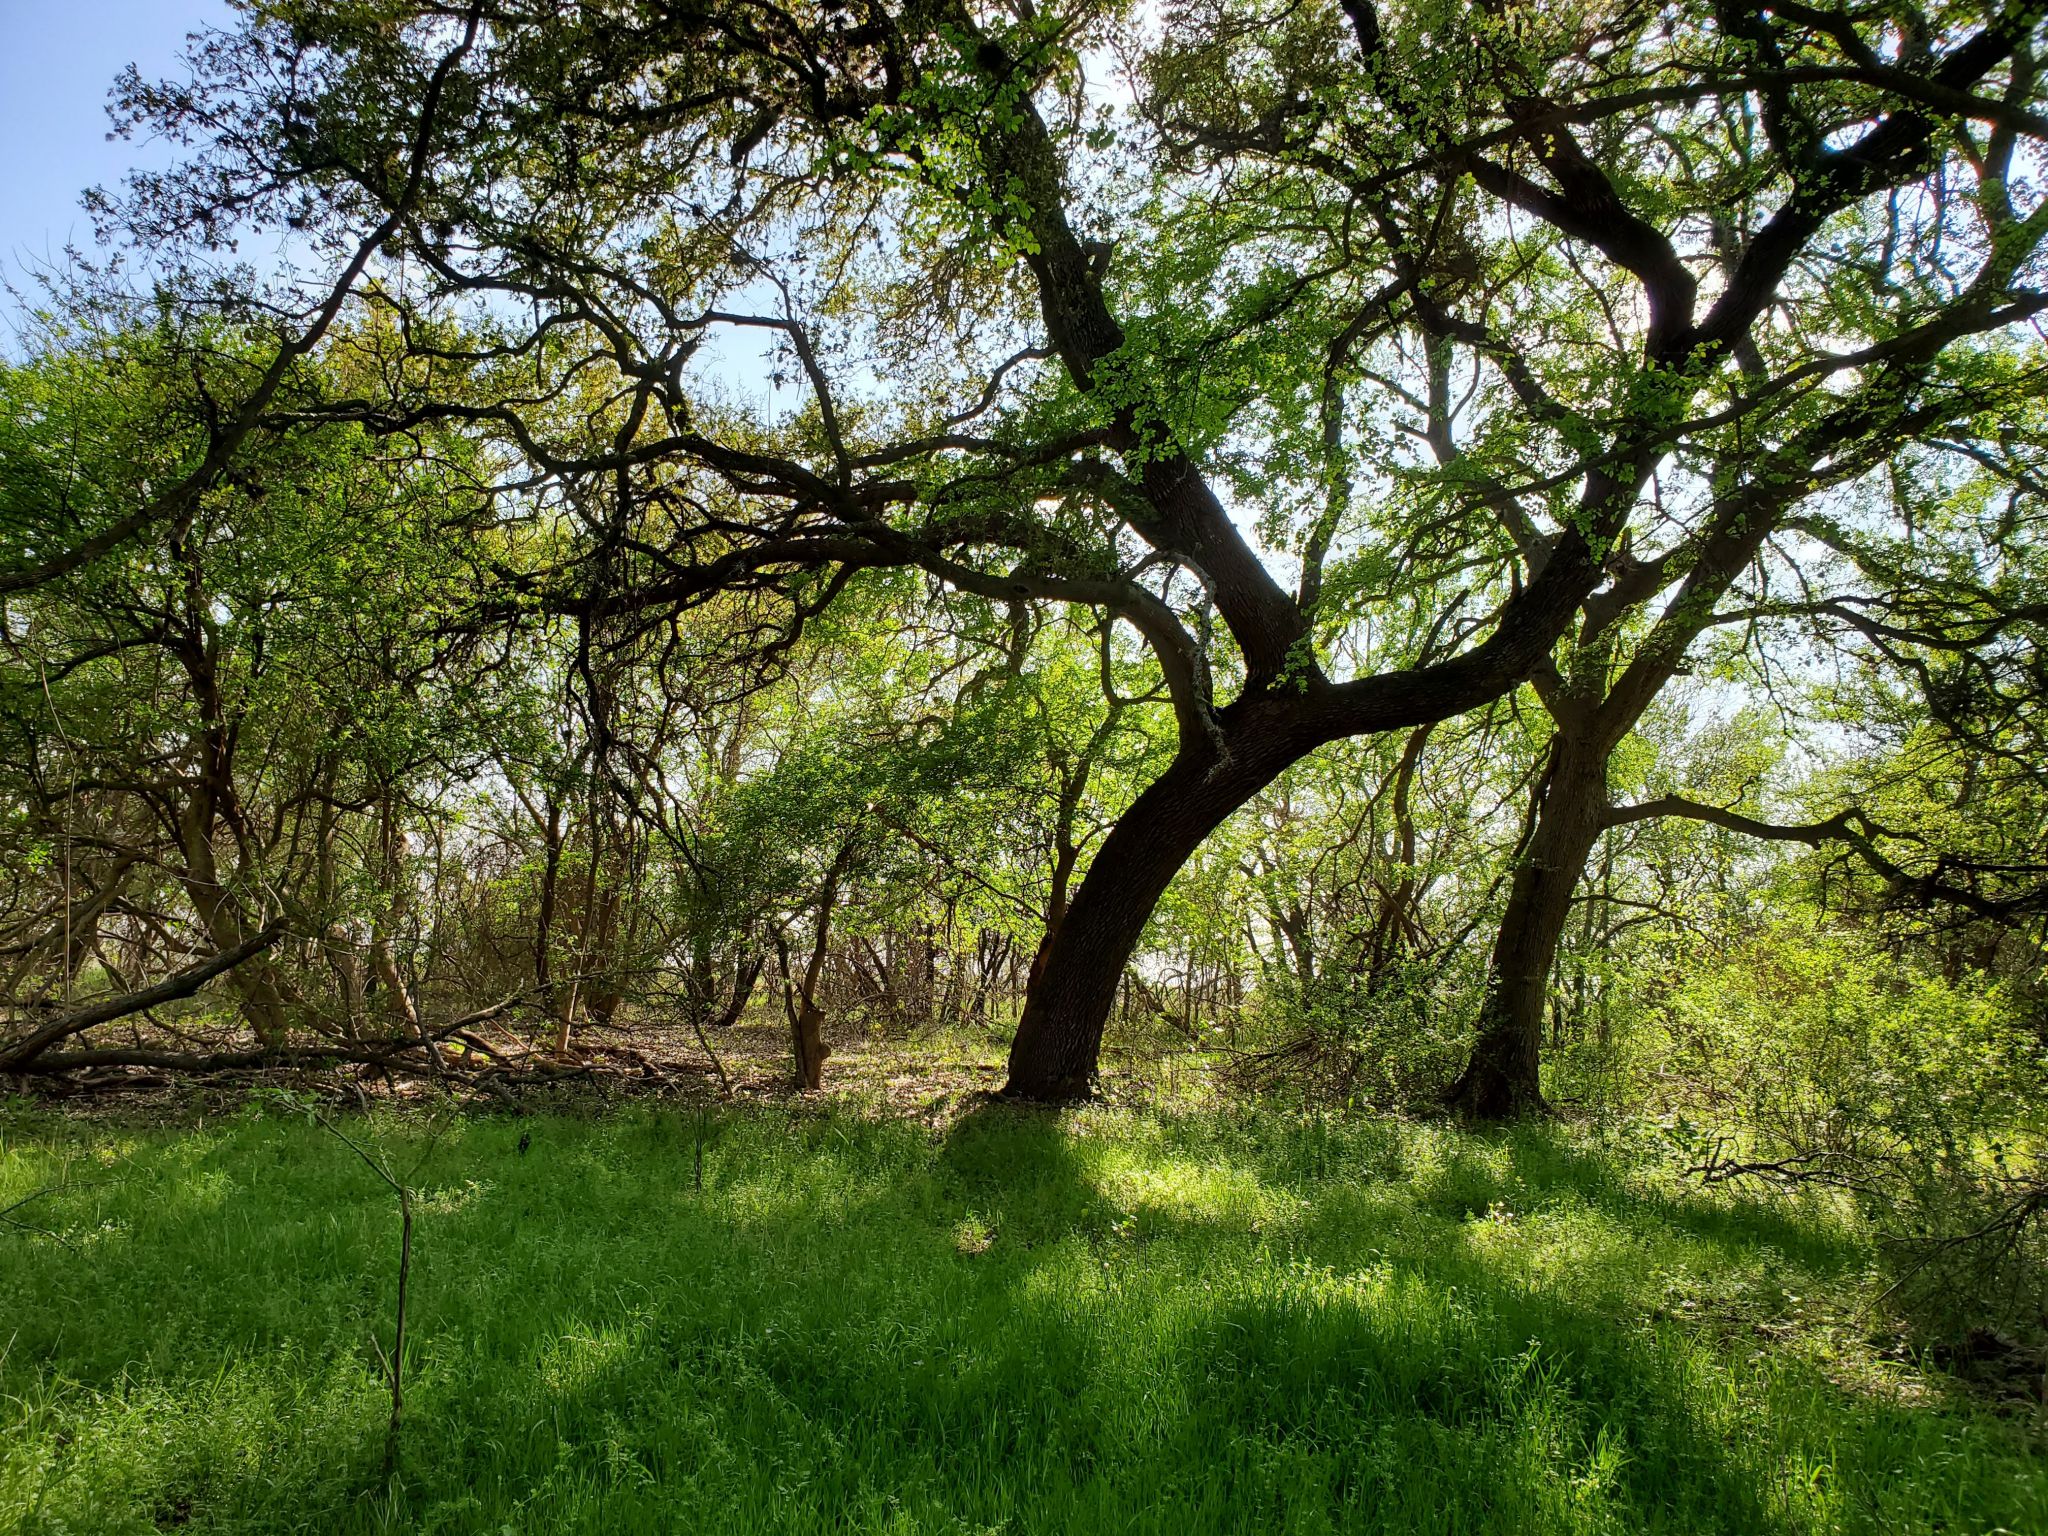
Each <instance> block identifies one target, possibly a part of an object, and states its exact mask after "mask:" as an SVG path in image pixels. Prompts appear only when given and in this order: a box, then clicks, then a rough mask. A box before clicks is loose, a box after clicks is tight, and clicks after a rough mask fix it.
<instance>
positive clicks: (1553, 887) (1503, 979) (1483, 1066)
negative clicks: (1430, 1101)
mask: <svg viewBox="0 0 2048 1536" xmlns="http://www.w3.org/2000/svg"><path fill="white" fill-rule="evenodd" d="M1552 750H1553V753H1554V756H1553V758H1552V763H1551V768H1550V771H1549V773H1548V774H1547V775H1546V776H1545V778H1544V780H1543V783H1542V785H1541V787H1540V788H1539V790H1538V792H1537V810H1536V826H1535V829H1534V831H1533V832H1532V833H1531V835H1530V837H1529V840H1528V844H1527V846H1526V847H1525V848H1524V849H1523V851H1522V855H1521V858H1520V859H1519V861H1518V862H1517V863H1516V865H1515V874H1514V881H1513V883H1512V884H1511V885H1510V887H1509V890H1508V904H1507V909H1506V910H1505V911H1504V912H1503V913H1502V914H1501V925H1500V933H1499V935H1498V937H1497V938H1496V939H1495V940H1494V946H1493V960H1492V964H1491V966H1490V967H1489V971H1488V975H1487V984H1486V998H1485V1001H1484V1002H1483V1003H1482V1004H1481V1006H1480V1011H1479V1038H1478V1040H1477V1041H1476V1042H1475V1043H1474V1045H1473V1048H1472V1059H1471V1062H1470V1063H1469V1064H1468V1065H1467V1066H1466V1068H1465V1071H1464V1075H1463V1076H1461V1077H1460V1078H1459V1079H1458V1081H1457V1083H1456V1084H1455V1085H1454V1086H1453V1087H1452V1089H1451V1092H1450V1105H1451V1108H1452V1109H1453V1110H1454V1111H1455V1112H1456V1113H1458V1114H1459V1115H1462V1116H1464V1117H1466V1118H1468V1119H1472V1120H1512V1119H1515V1118H1517V1117H1519V1116H1522V1115H1527V1114H1537V1113H1541V1112H1543V1111H1544V1110H1546V1109H1547V1108H1548V1105H1547V1104H1546V1103H1545V1102H1544V1098H1543V1088H1542V1081H1541V1075H1540V1071H1539V1068H1540V1064H1541V1059H1542V1050H1543V1012H1544V1003H1545V1001H1546V999H1547V998H1548V997H1549V994H1550V973H1551V970H1552V968H1553V967H1555V965H1556V964H1557V950H1558V944H1559V943H1560V941H1561V940H1562V939H1563V937H1564V929H1565V923H1566V920H1567V919H1568V918H1569V917H1570V916H1571V909H1572V892H1573V891H1574V890H1575V889H1576V888H1577V886H1578V883H1579V876H1580V875H1581V874H1582V873H1584V871H1585V868H1586V860H1587V858H1588V857H1589V856H1590V855H1591V854H1592V851H1593V845H1594V843H1595V842H1596V841H1598V839H1599V836H1600V828H1601V824H1602V818H1603V816H1604V815H1605V813H1606V810H1607V756H1606V753H1605V751H1604V750H1601V749H1597V748H1594V747H1591V746H1588V745H1585V744H1583V743H1579V742H1575V741H1573V740H1571V739H1570V738H1568V737H1566V736H1564V735H1562V734H1560V735H1559V736H1557V737H1555V738H1553V742H1552Z"/></svg>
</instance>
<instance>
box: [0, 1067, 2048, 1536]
mask: <svg viewBox="0 0 2048 1536" xmlns="http://www.w3.org/2000/svg"><path fill="white" fill-rule="evenodd" d="M994 1060H995V1058H993V1057H992V1056H991V1057H989V1058H988V1059H982V1056H981V1055H980V1054H979V1053H975V1052H969V1053H968V1054H967V1055H966V1056H965V1057H964V1058H963V1059H961V1060H960V1061H959V1062H958V1063H957V1064H956V1065H955V1066H954V1067H953V1068H950V1069H946V1070H944V1071H940V1072H937V1073H932V1072H929V1071H920V1070H917V1069H915V1068H914V1066H913V1064H912V1063H911V1062H910V1060H909V1059H908V1058H905V1057H902V1056H900V1055H893V1054H891V1053H890V1052H887V1051H882V1050H876V1051H867V1052H862V1051H851V1050H850V1051H847V1052H845V1053H843V1054H842V1055H841V1056H839V1057H835V1058H834V1061H833V1064H832V1065H833V1069H834V1081H835V1084H836V1085H837V1086H836V1087H835V1090H834V1092H833V1093H831V1094H830V1095H827V1096H824V1097H822V1098H817V1099H810V1100H804V1101H796V1100H792V1099H789V1098H787V1097H777V1096H775V1095H774V1093H773V1092H772V1091H771V1089H772V1083H771V1082H770V1081H769V1080H768V1079H767V1078H766V1077H764V1078H763V1080H762V1081H761V1082H759V1083H756V1082H755V1081H754V1077H753V1075H752V1074H751V1071H750V1070H743V1071H741V1072H740V1073H738V1074H737V1078H738V1086H739V1089H740V1093H739V1097H738V1101H737V1102H726V1103H722V1104H717V1105H713V1104H711V1103H710V1101H709V1095H708V1094H706V1093H703V1092H700V1091H696V1090H695V1089H694V1088H692V1086H691V1084H690V1083H689V1082H687V1081H685V1080H684V1079H685V1078H686V1077H687V1076H688V1074H685V1073H684V1072H683V1071H682V1069H681V1068H680V1067H677V1068H674V1069H670V1068H668V1067H663V1066H657V1067H656V1068H655V1070H656V1072H657V1074H658V1075H659V1081H657V1082H655V1084H654V1087H653V1088H652V1089H651V1090H650V1091H648V1092H646V1093H643V1094H640V1095H638V1096H637V1097H636V1096H635V1095H632V1094H629V1093H626V1092H624V1091H623V1090H622V1089H621V1088H620V1087H618V1086H616V1085H615V1086H614V1087H611V1088H604V1087H598V1086H595V1084H596V1083H597V1081H598V1078H599V1076H600V1075H599V1074H590V1075H589V1076H588V1077H587V1078H579V1079H576V1080H575V1081H574V1082H565V1083H563V1084H560V1085H558V1091H559V1092H560V1093H562V1094H564V1095H569V1097H565V1098H564V1099H563V1100H562V1101H561V1102H554V1103H549V1104H545V1105H544V1104H542V1103H541V1102H538V1101H537V1100H536V1099H534V1098H532V1097H530V1096H529V1097H527V1098H522V1099H521V1100H520V1103H521V1105H522V1110H523V1112H521V1113H516V1114H515V1113H510V1112H501V1111H497V1110H493V1111H489V1112H482V1111H480V1109H479V1106H478V1105H477V1104H476V1103H475V1102H472V1103H470V1104H469V1105H468V1106H466V1107H465V1108H463V1109H462V1110H460V1111H450V1110H436V1109H435V1108H434V1107H433V1106H432V1104H431V1103H429V1102H422V1103H419V1104H414V1105H406V1104H398V1103H392V1102H390V1101H389V1099H388V1098H387V1099H385V1100H384V1101H383V1102H372V1105H371V1111H370V1113H369V1114H367V1115H364V1114H363V1113H361V1112H360V1111H359V1110H354V1109H350V1110H348V1111H346V1112H341V1111H337V1112H335V1113H334V1114H333V1115H332V1116H331V1118H330V1119H329V1121H328V1125H326V1126H323V1125H322V1124H319V1123H316V1122H315V1121H313V1120H312V1119H311V1118H310V1117H309V1116H307V1115H304V1114H292V1113H290V1112H288V1110H287V1109H286V1108H285V1107H283V1106H281V1105H279V1104H277V1103H274V1102H271V1101H268V1100H266V1099H265V1098H263V1097H262V1096H261V1093H260V1092H252V1090H251V1088H250V1086H249V1085H247V1084H243V1085H241V1086H240V1087H239V1088H233V1089H230V1088H215V1089H213V1090H210V1092H211V1094H212V1095H213V1096H212V1097H211V1098H207V1099H201V1098H197V1097H194V1096H192V1095H189V1094H188V1095H185V1096H183V1097H174V1096H171V1095H169V1094H164V1095H160V1096H159V1097H157V1098H155V1099H151V1098H150V1097H149V1095H148V1093H147V1091H146V1090H143V1089H138V1090H136V1091H135V1092H134V1093H133V1094H130V1095H126V1096H117V1097H116V1098H115V1099H114V1100H112V1101H111V1102H112V1103H113V1104H115V1105H117V1106H121V1112H118V1113H117V1112H114V1111H113V1110H111V1109H109V1108H108V1107H107V1105H108V1103H109V1102H110V1101H109V1100H107V1098H106V1096H105V1095H99V1096H91V1095H88V1096H86V1098H85V1099H81V1100H79V1101H75V1102H74V1101H62V1102H58V1101H52V1100H50V1099H47V1098H40V1097H39V1098H37V1099H35V1100H29V1099H24V1098H15V1099H13V1100H0V1211H4V1221H0V1533H7V1536H13V1533H17V1532H20V1533H27V1532H36V1533H42V1532H92V1533H119V1532H141V1531H153V1530H164V1529H172V1528H177V1529H183V1530H186V1531H194V1532H199V1531H207V1532H213V1531H240V1532H273V1531H307V1532H322V1533H325V1532H341V1531H346V1532H371V1531H399V1530H405V1531H428V1532H474V1533H490V1536H500V1533H505V1532H516V1533H529V1532H532V1533H539V1532H569V1531H579V1532H583V1531H587V1532H605V1533H623V1532H638V1531H647V1532H686V1531H716V1532H739V1533H744V1532H754V1531H820V1532H823V1531H878V1532H881V1531H886V1532H913V1531H914V1532H990V1531H1005V1532H1046V1533H1056V1532H1084V1531H1111V1530H1114V1531H1161V1532H1170V1533H1173V1536H1192V1533H1197V1532H1208V1531H1247V1532H1251V1531H1260V1532H1263V1531H1290V1532H1292V1531H1319V1530H1359V1531H1404V1532H1405V1531H1431V1532H1444V1531H1461V1532H1462V1531H1500V1532H1539V1531H1574V1532H1578V1531H1586V1532H1594V1531H1600V1532H1610V1531H1611V1532H1616V1533H1622V1532H1628V1533H1634V1532H1643V1531H1673V1532H1678V1531H1684V1532H1729V1533H1741V1536H1751V1533H1763V1532H1836V1531H1842V1532H1851V1531H1853V1532H1864V1531H1868V1532H1880V1531H1882V1532H1895V1531H1949V1532H1993V1531H2001V1530H2002V1531H2008V1532H2048V1457H2044V1456H2043V1455H2042V1452H2043V1450H2044V1449H2048V1420H2044V1418H2043V1415H2042V1411H2041V1409H2040V1406H2039V1404H2038V1403H2037V1402H2030V1401H2026V1400H2023V1399H2021V1398H2018V1397H2008V1398H2006V1399H2004V1400H2001V1399H2000V1398H1998V1397H1997V1396H1996V1395H1995V1394H1993V1393H1989V1392H1987V1391H1986V1390H1984V1388H1983V1387H1982V1386H1981V1384H1980V1385H1978V1386H1975V1387H1972V1386H1966V1385H1965V1384H1963V1383H1961V1382H1959V1381H1958V1380H1956V1379H1955V1378H1953V1377H1951V1376H1948V1375H1947V1374H1945V1373H1943V1372H1941V1371H1937V1370H1932V1369H1923V1368H1921V1366H1919V1365H1918V1364H1916V1363H1915V1361H1914V1360H1913V1358H1912V1355H1911V1351H1910V1350H1907V1349H1904V1348H1902V1347H1901V1344H1900V1335H1899V1333H1898V1330H1897V1328H1896V1326H1895V1325H1893V1324H1891V1323H1888V1322H1886V1321H1885V1320H1884V1319H1883V1318H1882V1317H1881V1316H1879V1315H1876V1314H1874V1313H1873V1312H1872V1311H1871V1310H1870V1308H1869V1299H1870V1297H1871V1296H1872V1295H1873V1294H1874V1293H1875V1292H1876V1290H1878V1289H1879V1288H1880V1287H1879V1286H1877V1285H1875V1284H1873V1283H1872V1276H1873V1273H1874V1272H1875V1268H1876V1258H1877V1256H1876V1254H1875V1252H1874V1250H1873V1249H1872V1247H1871V1246H1870V1243H1869V1240H1868V1238H1867V1237H1866V1236H1865V1235H1864V1234H1863V1233H1862V1232H1861V1231H1860V1230H1859V1229H1858V1228H1857V1226H1856V1225H1855V1224H1854V1223H1853V1222H1852V1221H1851V1220H1850V1219H1849V1218H1848V1217H1847V1216H1846V1215H1845V1214H1844V1213H1843V1212H1842V1211H1841V1210H1840V1209H1839V1208H1837V1207H1835V1206H1832V1205H1829V1204H1825V1203H1818V1202H1816V1203H1810V1204H1809V1203H1799V1202H1795V1201H1790V1200H1787V1199H1782V1198H1778V1197H1771V1198H1768V1199H1751V1198H1746V1197H1744V1196H1743V1195H1741V1194H1739V1193H1735V1192H1730V1191H1728V1190H1725V1189H1702V1188H1699V1187H1698V1186H1697V1185H1694V1184H1688V1183H1686V1182H1684V1181H1683V1180H1681V1179H1679V1178H1678V1177H1677V1176H1676V1175H1675V1174H1674V1173H1673V1172H1672V1171H1671V1170H1670V1168H1669V1166H1668V1164H1667V1163H1666V1162H1665V1161H1664V1160H1663V1159H1662V1158H1661V1156H1660V1155H1659V1154H1658V1152H1657V1150H1656V1148H1655V1146H1654V1145H1653V1140H1654V1138H1652V1137H1650V1136H1649V1134H1648V1133H1647V1131H1645V1132H1644V1133H1642V1134H1641V1135H1631V1134H1625V1133H1622V1132H1616V1131H1608V1132H1604V1133H1603V1132H1596V1131H1594V1130H1592V1129H1589V1128H1586V1127H1577V1128H1574V1127H1569V1126H1542V1127H1527V1128H1524V1129H1521V1130H1517V1131H1513V1132H1505V1133H1493V1134H1484V1135H1481V1134H1470V1133H1465V1132H1460V1131H1456V1130H1453V1129H1450V1128H1448V1127H1443V1126H1433V1125H1420V1124H1410V1123H1404V1122H1397V1121H1386V1120H1368V1119H1362V1118H1361V1119H1334V1118H1324V1117H1320V1116H1313V1115H1301V1114H1288V1113H1282V1112H1278V1111H1270V1110H1262V1111H1245V1110H1232V1109H1227V1108H1223V1107H1219V1106H1214V1105H1210V1106H1206V1107H1199V1108H1185V1107H1175V1105H1174V1103H1173V1102H1172V1099H1171V1096H1170V1095H1166V1094H1154V1095H1151V1096H1150V1097H1147V1096H1145V1095H1141V1094H1139V1093H1137V1092H1135V1091H1131V1092H1127V1093H1125V1094H1124V1095H1123V1097H1122V1100H1121V1101H1120V1102H1119V1101H1118V1100H1117V1099H1116V1098H1115V1097H1114V1096H1113V1098H1112V1101H1111V1102H1110V1103H1107V1104H1105V1105H1101V1106H1095V1107H1090V1108H1086V1109H1081V1110H1073V1111H1067V1112H1064V1113H1061V1114H1049V1113H1034V1112H1026V1111H1017V1110H1012V1109H1008V1108H1005V1107H1002V1106H1000V1105H996V1104H992V1103H990V1102H988V1101H987V1098H986V1095H985V1094H984V1093H982V1092H981V1090H982V1089H985V1088H986V1087H989V1086H993V1082H992V1081H991V1079H992V1078H993V1077H994V1076H995V1066H994ZM728 1070H729V1071H730V1070H731V1066H730V1065H729V1067H728ZM622 1076H630V1074H622ZM235 1094H238V1095H239V1097H238V1098H236V1097H232V1095H235ZM472 1097H473V1096H472ZM87 1099H89V1100H90V1101H91V1102H92V1103H95V1104H98V1105H100V1106H101V1107H100V1109H99V1111H98V1112H97V1113H93V1114H89V1115H86V1114H81V1113H79V1110H80V1109H81V1108H82V1107H83V1106H84V1104H85V1102H86V1101H87ZM627 1100H629V1101H630V1102H622V1101H627ZM329 1127H331V1129H330V1128H329ZM343 1136H346V1137H347V1138H348V1139H349V1141H350V1142H352V1143H354V1145H355V1146H357V1147H360V1148H361V1149H362V1150H363V1151H364V1152H367V1153H369V1154H371V1155H373V1156H375V1157H377V1158H379V1159H381V1160H384V1161H385V1162H386V1163H387V1164H388V1165H389V1166H390V1167H392V1168H393V1169H394V1170H396V1171H398V1172H400V1173H401V1174H404V1173H405V1172H406V1171H407V1170H416V1171H414V1172H412V1173H411V1174H410V1179H411V1182H412V1184H413V1185H414V1186H415V1187H416V1189H417V1191H418V1194H417V1197H416V1200H415V1223H414V1233H413V1252H412V1263H411V1272H410V1297H409V1316H408V1322H407V1329H408V1335H407V1340H406V1345H405V1351H404V1359H405V1370H404V1381H405V1417H404V1423H403V1427H402V1431H401V1436H400V1440H399V1444H398V1459H397V1466H396V1469H395V1472H393V1473H392V1474H391V1475H390V1476H388V1477H387V1475H386V1472H385V1466H384V1462H385V1455H386V1427H387V1422H388V1419H389V1417H390V1394H389V1390H388V1386H387V1384H386V1380H385V1378H384V1377H383V1375H382V1367H381V1365H380V1358H381V1356H382V1354H383V1352H384V1351H387V1350H388V1349H389V1348H390V1344H391V1337H392V1308H393V1293H394V1281H395V1278H396V1270H397V1260H398V1249H399V1220H398V1209H397V1203H396V1201H395V1199H394V1197H393V1195H392V1192H391V1190H390V1189H388V1188H387V1187H385V1185H384V1184H382V1183H381V1182H380V1181H379V1179H378V1177H377V1176H376V1175H375V1174H374V1173H373V1172H372V1171H371V1170H370V1169H369V1168H368V1167H366V1166H365V1164H364V1163H363V1161H361V1160H360V1159H359V1157H358V1156H357V1154H356V1152H355V1151H354V1150H352V1149H351V1147H350V1146H349V1145H346V1144H344V1142H343V1140H342V1137H343ZM700 1170H701V1172H700Z"/></svg>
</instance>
